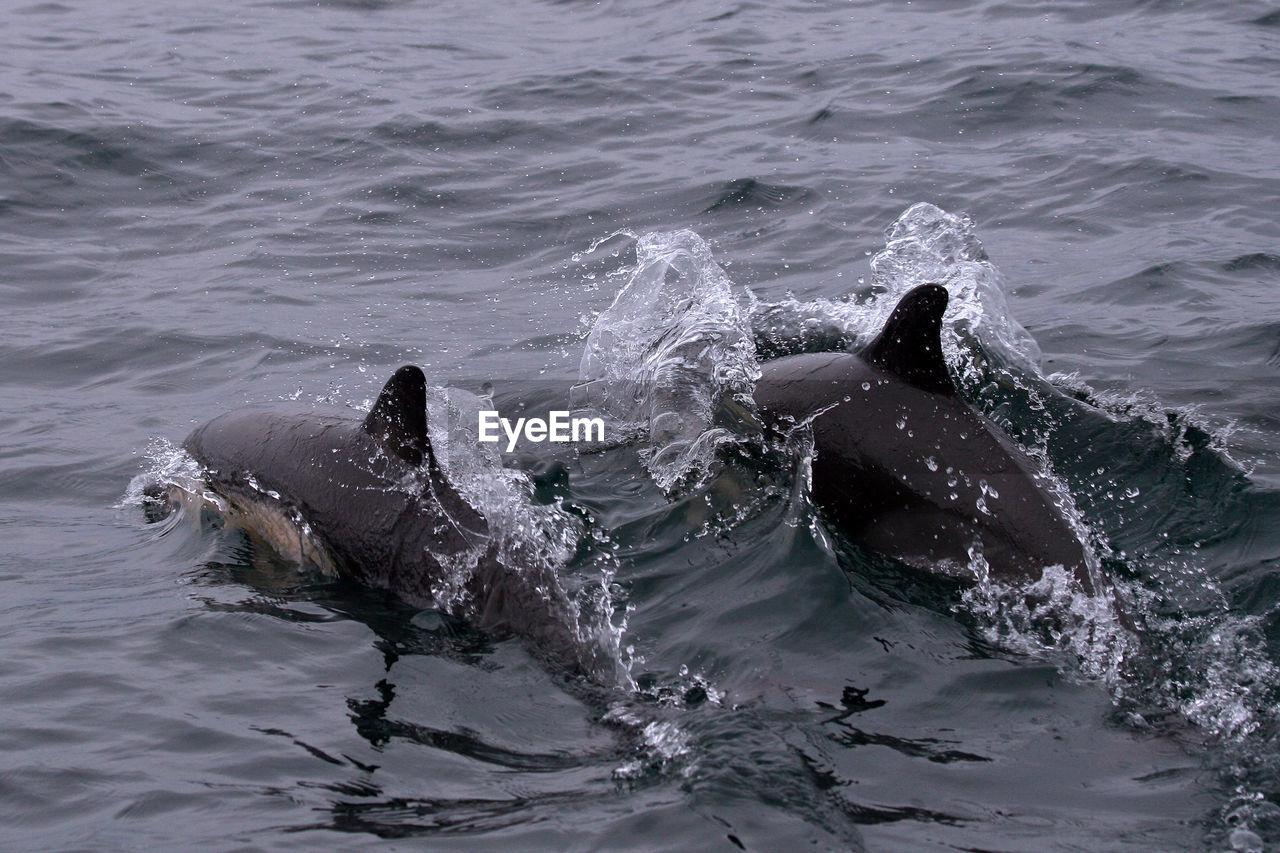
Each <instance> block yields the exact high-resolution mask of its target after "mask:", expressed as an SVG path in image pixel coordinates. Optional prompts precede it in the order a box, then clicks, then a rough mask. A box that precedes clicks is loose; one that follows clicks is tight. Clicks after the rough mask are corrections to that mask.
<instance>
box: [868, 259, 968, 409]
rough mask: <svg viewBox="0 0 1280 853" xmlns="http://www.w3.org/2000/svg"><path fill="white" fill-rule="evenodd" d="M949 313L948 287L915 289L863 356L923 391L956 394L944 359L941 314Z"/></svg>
mask: <svg viewBox="0 0 1280 853" xmlns="http://www.w3.org/2000/svg"><path fill="white" fill-rule="evenodd" d="M946 310H947V289H946V288H945V287H943V286H942V285H940V284H922V285H920V286H919V287H916V288H913V289H912V290H911V291H909V292H908V293H907V295H906V296H904V297H902V299H901V301H899V302H898V305H897V307H896V308H894V309H893V313H892V314H890V315H889V322H887V323H885V324H884V329H883V330H881V332H880V334H879V335H878V336H877V337H876V339H875V340H874V341H872V342H871V343H870V344H869V345H868V346H867V348H866V349H864V350H863V351H862V357H863V358H864V359H865V360H867V361H869V362H871V363H872V364H874V365H875V366H876V367H879V368H880V369H881V370H885V371H887V372H889V373H892V374H894V375H895V376H897V377H899V378H901V379H902V380H903V381H905V382H907V383H909V384H911V385H914V386H916V387H917V388H920V389H921V390H924V391H932V392H933V393H935V394H955V393H956V389H955V385H954V384H952V382H951V374H949V373H947V362H946V360H945V359H944V358H943V357H942V313H943V312H944V311H946Z"/></svg>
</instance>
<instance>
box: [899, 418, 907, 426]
mask: <svg viewBox="0 0 1280 853" xmlns="http://www.w3.org/2000/svg"><path fill="white" fill-rule="evenodd" d="M906 428H907V422H906V420H905V419H903V418H898V429H906Z"/></svg>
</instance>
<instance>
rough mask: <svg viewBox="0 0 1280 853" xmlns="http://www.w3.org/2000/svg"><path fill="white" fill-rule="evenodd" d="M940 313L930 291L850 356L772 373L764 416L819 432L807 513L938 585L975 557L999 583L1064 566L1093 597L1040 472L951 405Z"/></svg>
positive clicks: (777, 365) (1076, 545)
mask: <svg viewBox="0 0 1280 853" xmlns="http://www.w3.org/2000/svg"><path fill="white" fill-rule="evenodd" d="M946 307H947V291H946V288H944V287H942V286H940V285H937V284H926V285H922V286H920V287H917V288H915V289H913V290H912V291H910V292H909V293H907V295H906V296H904V297H903V298H902V300H901V301H900V302H899V303H898V305H897V307H896V308H894V310H893V314H892V315H891V316H890V317H889V320H888V322H887V323H886V324H885V327H884V329H883V330H882V331H881V332H880V334H879V336H877V337H876V339H875V340H873V341H872V342H871V343H870V345H868V346H867V347H866V348H865V349H864V350H862V351H861V352H860V353H858V354H856V355H854V354H849V353H820V354H807V355H797V356H791V357H788V358H781V359H778V360H777V361H772V362H767V363H765V364H764V365H763V367H762V376H761V378H760V381H759V382H758V383H757V384H756V390H755V400H756V404H757V406H758V407H759V408H760V411H761V414H762V415H763V416H764V418H765V420H766V422H768V423H771V424H773V425H775V426H777V427H781V428H784V429H790V428H791V427H792V426H793V425H796V424H800V423H802V422H805V421H806V420H811V423H812V429H813V444H814V453H813V479H812V494H813V500H814V502H815V503H816V504H817V505H818V506H819V507H820V508H821V509H822V510H823V511H824V512H825V513H826V514H827V515H828V516H829V517H830V518H831V519H832V520H833V521H835V522H836V523H837V524H838V525H839V527H840V528H841V529H842V530H845V531H848V532H849V533H850V534H851V535H852V536H853V537H854V538H855V539H856V540H858V541H860V542H862V543H863V544H865V545H867V546H868V547H870V548H871V549H873V550H875V551H878V552H880V553H883V554H885V555H887V556H890V557H893V558H896V559H898V560H901V561H902V562H904V563H907V564H909V565H914V566H917V567H920V568H926V569H929V570H933V571H938V570H939V569H940V568H941V567H942V566H945V565H947V564H950V565H951V566H953V567H956V568H959V567H963V566H965V565H968V564H970V563H971V561H972V554H974V553H979V552H980V553H981V554H982V557H983V558H984V559H985V560H986V562H987V564H988V566H989V570H990V574H991V576H992V577H993V578H997V579H1004V580H1010V579H1026V578H1038V577H1039V576H1040V573H1041V571H1042V570H1043V569H1044V568H1045V567H1046V566H1051V565H1061V566H1063V567H1064V568H1066V569H1067V570H1068V571H1070V572H1072V573H1073V574H1074V576H1075V577H1076V578H1077V579H1078V580H1079V582H1080V584H1081V585H1082V586H1083V587H1084V589H1085V591H1086V592H1090V593H1092V591H1093V582H1092V580H1091V578H1090V573H1089V569H1088V563H1087V561H1086V557H1085V551H1084V547H1083V546H1082V545H1081V542H1080V539H1079V538H1078V537H1077V535H1076V533H1075V532H1074V531H1073V530H1072V528H1071V526H1070V525H1069V524H1068V522H1067V520H1066V518H1065V517H1064V515H1063V513H1062V510H1061V509H1060V508H1059V506H1058V504H1057V503H1056V502H1055V501H1054V499H1053V498H1052V497H1051V496H1050V494H1049V493H1048V492H1047V491H1046V489H1045V487H1044V486H1043V485H1042V477H1041V474H1040V473H1039V466H1038V465H1037V464H1036V462H1035V461H1034V460H1032V459H1031V458H1030V457H1028V455H1027V454H1026V452H1025V451H1023V450H1022V449H1021V448H1019V447H1018V446H1017V445H1016V444H1014V443H1013V442H1012V441H1011V440H1010V439H1009V438H1008V437H1007V436H1005V435H1004V434H1003V433H1002V432H1001V431H1000V429H999V428H997V427H996V426H995V425H994V424H992V423H991V422H990V421H988V420H987V419H986V418H985V417H983V416H982V415H981V414H979V413H978V412H977V411H975V410H974V409H973V408H972V407H970V406H969V405H968V404H966V403H965V402H964V401H963V400H962V399H961V398H960V397H959V395H958V394H957V393H956V389H955V386H954V384H953V383H952V380H951V376H950V374H949V373H948V372H947V366H946V362H945V361H944V359H943V355H942V341H941V332H942V315H943V312H944V311H945V310H946Z"/></svg>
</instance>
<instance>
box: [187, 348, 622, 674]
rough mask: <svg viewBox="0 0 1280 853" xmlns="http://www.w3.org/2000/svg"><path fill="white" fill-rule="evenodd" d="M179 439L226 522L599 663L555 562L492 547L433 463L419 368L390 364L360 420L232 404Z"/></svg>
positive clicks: (586, 664) (408, 597)
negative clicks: (513, 558)
mask: <svg viewBox="0 0 1280 853" xmlns="http://www.w3.org/2000/svg"><path fill="white" fill-rule="evenodd" d="M183 446H184V447H185V449H186V450H187V452H188V453H189V454H190V455H191V456H192V457H194V458H195V460H196V461H197V462H199V463H200V465H201V467H202V469H203V477H204V481H205V482H204V485H206V486H207V487H208V490H209V491H211V492H212V493H213V496H214V498H215V500H216V503H217V509H219V510H220V511H221V512H222V514H223V515H224V516H225V517H226V519H227V520H228V522H230V523H232V524H235V525H238V526H240V527H243V528H246V529H248V530H249V531H251V532H252V533H255V534H257V535H259V536H261V537H262V538H265V539H266V540H268V542H269V544H270V545H271V546H272V547H273V549H275V550H276V551H277V552H279V553H280V554H281V555H282V556H284V557H286V558H289V559H292V560H294V561H297V562H300V563H304V564H309V565H311V566H314V567H316V568H318V569H320V570H321V571H322V572H325V573H327V574H330V575H337V576H341V577H346V578H350V579H352V580H355V581H357V582H359V583H362V584H365V585H368V586H371V587H376V588H380V589H386V590H390V591H391V592H393V593H396V594H397V595H399V596H400V597H401V598H402V599H404V600H405V601H407V602H409V603H410V604H413V605H418V606H430V605H432V604H435V605H437V606H441V607H443V608H445V609H449V610H451V611H453V612H457V613H459V615H463V616H465V617H468V618H469V619H470V621H471V622H472V623H473V624H474V625H476V626H477V627H478V628H480V629H481V630H484V631H487V632H490V633H493V634H496V635H499V636H501V635H510V634H516V635H519V636H521V637H523V638H524V639H526V640H527V641H529V643H530V644H532V645H533V646H534V647H535V651H536V652H537V653H539V654H540V655H542V656H544V657H547V658H550V659H552V660H554V661H556V662H558V663H559V664H561V665H563V666H564V667H566V668H567V669H569V670H570V671H574V672H587V673H589V674H596V673H597V672H598V670H599V669H600V668H603V667H607V663H606V662H603V661H600V660H596V655H595V654H594V652H593V650H592V649H591V648H589V647H588V645H587V644H585V643H584V642H582V641H581V639H580V637H579V630H578V622H577V609H576V608H575V607H574V606H573V605H572V602H571V601H570V600H569V598H568V596H567V594H566V593H565V591H564V589H563V587H562V585H561V584H560V582H559V579H558V578H557V577H556V575H555V572H554V570H553V569H552V568H550V567H549V566H546V565H542V564H541V563H538V562H537V561H530V565H520V566H516V567H511V566H507V565H505V564H504V563H503V561H502V560H500V559H498V556H497V553H496V551H497V547H496V543H495V542H494V539H495V537H494V536H492V535H491V531H490V528H489V525H488V522H487V520H486V519H485V517H484V516H483V515H482V514H481V513H480V512H479V511H477V510H476V509H475V507H473V506H472V505H471V504H470V503H468V502H467V500H466V499H465V498H464V497H463V496H462V495H461V494H459V492H458V490H457V489H456V488H455V487H454V486H453V484H452V483H450V482H449V480H448V478H447V477H446V476H445V473H444V471H443V470H442V469H441V466H440V465H439V463H438V462H437V460H436V457H435V453H434V452H433V450H432V447H431V442H430V439H429V436H428V433H427V413H426V379H425V377H424V376H423V373H422V371H421V370H420V369H419V368H417V367H414V366H412V365H407V366H405V367H401V368H400V369H399V370H397V371H396V372H395V375H393V376H392V377H391V379H390V380H388V382H387V384H386V386H385V387H384V388H383V389H382V393H381V394H380V395H379V396H378V399H377V402H376V403H374V406H373V408H372V410H370V412H369V414H368V416H367V417H365V418H364V419H363V420H360V419H358V418H352V417H349V416H344V415H342V414H333V415H326V414H317V413H315V412H305V413H297V414H290V413H280V412H274V411H261V410H244V411H238V412H231V413H229V414H225V415H222V416H220V417H217V418H214V419H213V420H212V421H209V422H208V423H207V424H205V425H204V426H201V427H199V428H197V429H196V430H195V431H194V432H192V433H191V435H190V436H189V437H188V438H187V440H186V442H185V443H184V445H183ZM178 497H180V498H183V497H190V496H178Z"/></svg>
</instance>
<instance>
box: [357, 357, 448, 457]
mask: <svg viewBox="0 0 1280 853" xmlns="http://www.w3.org/2000/svg"><path fill="white" fill-rule="evenodd" d="M364 431H365V432H367V433H369V435H371V436H373V437H374V438H376V439H377V440H378V442H379V443H380V444H381V445H382V446H383V448H385V449H386V451H387V452H388V453H391V454H394V455H395V456H398V457H400V458H401V459H403V460H404V461H405V462H408V463H409V464H411V465H421V464H422V462H423V460H431V459H432V454H431V442H430V440H429V439H428V438H427V378H426V377H425V376H423V375H422V370H421V369H420V368H417V367H414V366H413V365H411V364H407V365H405V366H404V367H402V368H400V369H399V370H397V371H396V372H395V374H394V375H393V376H392V377H391V378H390V379H388V380H387V384H386V385H384V386H383V388H382V393H381V394H379V395H378V402H376V403H374V404H373V409H372V410H371V411H370V412H369V416H368V417H366V418H365V419H364Z"/></svg>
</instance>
